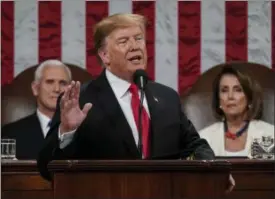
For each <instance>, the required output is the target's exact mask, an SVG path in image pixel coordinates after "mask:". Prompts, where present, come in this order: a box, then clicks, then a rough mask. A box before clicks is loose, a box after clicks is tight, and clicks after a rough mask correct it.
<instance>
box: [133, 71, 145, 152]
mask: <svg viewBox="0 0 275 199" xmlns="http://www.w3.org/2000/svg"><path fill="white" fill-rule="evenodd" d="M133 81H134V83H135V84H136V85H137V87H138V88H139V89H140V100H139V101H140V103H139V109H138V135H139V136H138V139H139V140H138V150H139V152H140V155H141V157H142V156H143V154H142V148H143V147H142V108H143V99H144V90H145V87H146V85H147V83H148V76H147V73H146V72H145V70H142V69H138V70H136V72H135V73H134V75H133Z"/></svg>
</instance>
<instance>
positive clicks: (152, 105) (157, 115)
mask: <svg viewBox="0 0 275 199" xmlns="http://www.w3.org/2000/svg"><path fill="white" fill-rule="evenodd" d="M152 84H153V83H152V82H148V84H147V86H146V89H145V95H146V100H147V103H148V108H149V112H150V119H151V122H150V127H151V128H150V135H149V137H150V138H149V139H150V151H151V152H150V156H151V157H152V158H154V156H156V155H158V154H156V152H157V150H155V147H156V146H158V145H159V144H160V143H159V141H161V140H158V134H157V133H158V132H160V129H162V125H163V119H161V118H163V115H162V113H161V111H162V110H163V106H164V104H163V100H162V99H161V97H160V96H159V95H158V94H157V93H156V91H155V90H154V89H153V88H152V86H153V85H152Z"/></svg>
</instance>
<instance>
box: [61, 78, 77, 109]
mask: <svg viewBox="0 0 275 199" xmlns="http://www.w3.org/2000/svg"><path fill="white" fill-rule="evenodd" d="M79 92H80V82H79V81H77V82H75V81H72V82H71V84H70V85H69V86H68V87H67V88H66V89H65V92H64V94H63V96H62V98H61V101H60V106H61V108H63V109H64V108H65V106H66V107H67V108H69V107H71V106H72V105H75V104H76V103H78V100H79Z"/></svg>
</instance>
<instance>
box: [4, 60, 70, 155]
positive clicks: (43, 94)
mask: <svg viewBox="0 0 275 199" xmlns="http://www.w3.org/2000/svg"><path fill="white" fill-rule="evenodd" d="M70 81H71V72H70V69H69V68H68V67H67V66H65V65H64V64H63V63H62V62H60V61H58V60H47V61H44V62H43V63H41V64H40V65H39V66H38V67H37V69H36V71H35V74H34V81H33V82H32V85H31V87H32V92H33V95H34V96H35V97H36V98H37V110H36V112H35V113H33V114H31V115H29V116H27V117H25V118H22V119H20V120H18V121H15V122H13V123H10V124H7V125H5V126H3V127H2V135H1V138H12V139H15V140H16V158H17V159H37V156H38V153H39V151H40V150H41V148H42V146H43V144H44V142H45V137H46V136H47V133H48V130H49V129H50V121H51V119H52V116H53V115H54V113H55V110H56V102H57V99H58V96H59V95H60V94H61V93H62V92H64V90H65V88H66V86H68V84H69V82H70Z"/></svg>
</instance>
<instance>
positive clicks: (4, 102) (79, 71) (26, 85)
mask: <svg viewBox="0 0 275 199" xmlns="http://www.w3.org/2000/svg"><path fill="white" fill-rule="evenodd" d="M66 65H67V66H68V67H69V68H70V69H71V72H72V79H73V80H77V81H80V82H81V83H84V82H86V81H89V80H91V79H92V76H91V75H90V74H89V73H88V71H86V70H85V69H83V68H80V67H78V66H75V65H72V64H66ZM36 68H37V65H35V66H32V67H29V68H28V69H26V70H24V71H23V72H21V73H20V74H19V75H18V76H16V78H15V79H14V80H13V81H12V82H11V83H10V84H7V85H4V86H2V96H1V125H4V124H7V123H11V122H14V121H16V120H19V119H21V118H23V117H26V116H27V115H30V114H32V113H34V111H35V110H36V98H35V97H34V96H33V94H32V90H31V83H32V81H33V79H34V72H35V69H36Z"/></svg>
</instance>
